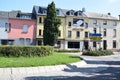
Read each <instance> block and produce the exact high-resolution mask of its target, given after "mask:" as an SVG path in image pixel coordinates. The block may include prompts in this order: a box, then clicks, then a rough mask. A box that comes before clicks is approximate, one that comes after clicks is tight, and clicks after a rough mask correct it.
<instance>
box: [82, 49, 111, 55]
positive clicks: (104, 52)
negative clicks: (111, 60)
mask: <svg viewBox="0 0 120 80" xmlns="http://www.w3.org/2000/svg"><path fill="white" fill-rule="evenodd" d="M112 54H113V52H112V51H110V50H100V51H99V50H93V51H83V55H89V56H105V55H112Z"/></svg>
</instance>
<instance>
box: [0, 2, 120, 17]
mask: <svg viewBox="0 0 120 80" xmlns="http://www.w3.org/2000/svg"><path fill="white" fill-rule="evenodd" d="M52 1H54V2H55V4H56V7H57V8H63V9H74V10H81V9H82V8H83V7H85V8H86V11H88V12H98V13H104V14H106V13H108V12H110V13H111V15H113V16H115V17H118V15H119V14H120V4H119V3H120V0H0V11H11V10H21V11H23V12H31V11H32V8H33V5H38V6H45V7H46V6H47V5H48V4H49V3H51V2H52Z"/></svg>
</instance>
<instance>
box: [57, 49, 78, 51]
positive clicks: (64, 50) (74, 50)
mask: <svg viewBox="0 0 120 80" xmlns="http://www.w3.org/2000/svg"><path fill="white" fill-rule="evenodd" d="M55 51H56V52H80V50H64V49H62V50H55Z"/></svg>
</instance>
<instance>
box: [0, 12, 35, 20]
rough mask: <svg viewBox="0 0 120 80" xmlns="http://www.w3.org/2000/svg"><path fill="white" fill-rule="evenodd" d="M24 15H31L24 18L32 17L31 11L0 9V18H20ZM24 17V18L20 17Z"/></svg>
mask: <svg viewBox="0 0 120 80" xmlns="http://www.w3.org/2000/svg"><path fill="white" fill-rule="evenodd" d="M22 16H23V17H24V16H31V17H29V18H25V19H31V18H33V17H32V13H25V12H21V11H8V12H7V11H0V18H21V17H22ZM22 19H24V18H22Z"/></svg>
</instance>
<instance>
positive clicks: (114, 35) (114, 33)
mask: <svg viewBox="0 0 120 80" xmlns="http://www.w3.org/2000/svg"><path fill="white" fill-rule="evenodd" d="M113 37H116V29H113Z"/></svg>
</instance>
